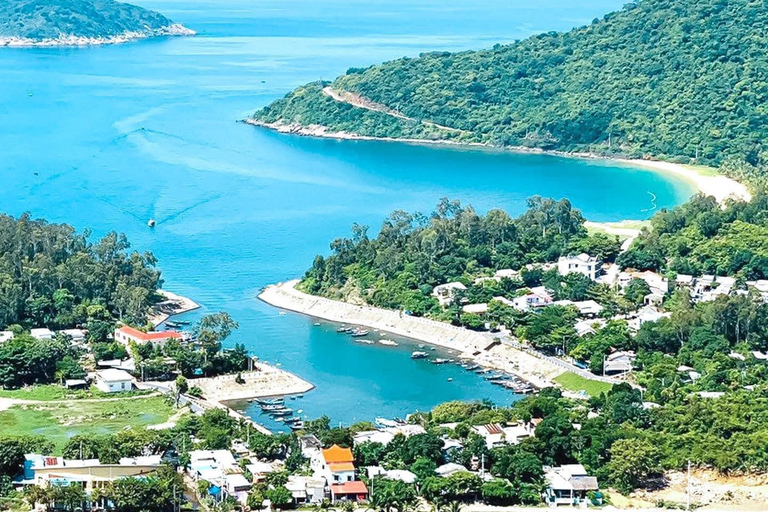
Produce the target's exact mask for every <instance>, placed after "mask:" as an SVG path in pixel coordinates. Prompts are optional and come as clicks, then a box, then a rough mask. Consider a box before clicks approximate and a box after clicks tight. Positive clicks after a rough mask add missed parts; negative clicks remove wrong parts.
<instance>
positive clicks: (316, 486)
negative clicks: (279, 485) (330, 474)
mask: <svg viewBox="0 0 768 512" xmlns="http://www.w3.org/2000/svg"><path fill="white" fill-rule="evenodd" d="M285 487H286V488H287V489H288V490H289V491H291V495H292V496H293V502H294V504H296V505H302V504H306V503H311V504H316V503H322V502H323V500H324V499H325V480H324V479H322V478H315V477H313V476H298V475H291V476H289V477H288V482H287V483H286V484H285Z"/></svg>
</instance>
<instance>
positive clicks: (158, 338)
mask: <svg viewBox="0 0 768 512" xmlns="http://www.w3.org/2000/svg"><path fill="white" fill-rule="evenodd" d="M113 337H114V338H115V341H117V342H118V343H122V344H123V345H126V346H128V345H129V344H130V343H131V342H134V343H136V344H137V345H144V344H146V343H153V344H159V345H160V346H162V345H165V343H166V342H168V341H169V340H179V341H181V339H182V336H181V333H180V332H176V331H160V332H142V331H140V330H138V329H134V328H133V327H129V326H127V325H124V326H122V327H120V328H119V329H115V332H114V334H113Z"/></svg>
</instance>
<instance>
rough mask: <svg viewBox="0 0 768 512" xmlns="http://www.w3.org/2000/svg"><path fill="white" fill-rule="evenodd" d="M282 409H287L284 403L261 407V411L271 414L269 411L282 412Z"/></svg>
mask: <svg viewBox="0 0 768 512" xmlns="http://www.w3.org/2000/svg"><path fill="white" fill-rule="evenodd" d="M282 409H285V405H283V404H282V403H280V404H268V405H262V406H261V410H262V411H267V412H269V411H280V410H282Z"/></svg>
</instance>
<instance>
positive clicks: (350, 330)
mask: <svg viewBox="0 0 768 512" xmlns="http://www.w3.org/2000/svg"><path fill="white" fill-rule="evenodd" d="M336 332H338V333H341V334H349V335H350V336H352V337H353V338H361V337H363V336H368V334H370V333H371V331H369V330H367V329H363V328H362V327H347V326H346V325H342V326H341V327H339V328H338V329H336Z"/></svg>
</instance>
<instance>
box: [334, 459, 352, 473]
mask: <svg viewBox="0 0 768 512" xmlns="http://www.w3.org/2000/svg"><path fill="white" fill-rule="evenodd" d="M328 469H330V470H331V471H332V472H334V473H336V472H339V471H354V470H355V465H354V464H352V463H351V462H329V463H328Z"/></svg>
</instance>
